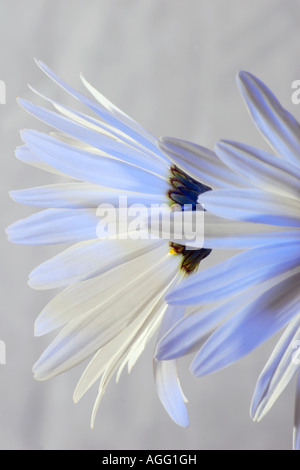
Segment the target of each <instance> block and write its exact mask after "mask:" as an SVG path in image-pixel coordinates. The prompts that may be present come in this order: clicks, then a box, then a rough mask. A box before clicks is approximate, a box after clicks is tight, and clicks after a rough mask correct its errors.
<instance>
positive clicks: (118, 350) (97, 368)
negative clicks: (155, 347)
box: [73, 302, 165, 402]
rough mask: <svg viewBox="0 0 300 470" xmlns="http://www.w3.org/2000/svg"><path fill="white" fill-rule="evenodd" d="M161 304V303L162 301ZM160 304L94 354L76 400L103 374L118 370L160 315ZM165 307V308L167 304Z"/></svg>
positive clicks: (79, 385)
mask: <svg viewBox="0 0 300 470" xmlns="http://www.w3.org/2000/svg"><path fill="white" fill-rule="evenodd" d="M159 305H161V302H160V303H159ZM159 305H158V304H157V305H156V306H155V307H154V310H152V311H151V312H150V313H149V312H148V311H147V310H146V311H144V313H143V314H142V315H140V316H139V317H137V318H136V319H135V320H134V321H133V322H131V323H130V325H128V326H127V327H126V328H125V329H122V330H121V331H120V333H119V334H118V335H117V336H116V337H115V338H114V339H113V340H112V341H110V342H109V343H107V344H106V345H105V346H104V347H103V348H101V349H100V350H99V351H98V352H97V353H96V354H95V355H94V357H93V359H92V360H91V361H90V362H89V364H88V366H87V367H86V369H85V370H84V372H83V374H82V376H81V378H80V380H79V382H78V384H77V387H76V389H75V392H74V396H73V398H74V401H75V402H78V401H79V400H80V399H81V397H82V396H83V395H84V394H85V393H86V392H87V390H88V389H89V388H90V387H91V386H92V385H93V384H94V383H95V382H96V381H97V380H98V379H99V377H101V375H102V374H104V373H105V372H107V371H108V370H110V375H112V374H113V373H114V372H115V371H116V370H117V368H118V367H119V366H120V363H121V361H123V359H124V357H126V353H128V352H130V351H131V349H132V347H133V346H134V344H135V340H136V339H137V338H138V337H139V335H140V334H141V332H143V331H144V329H145V328H146V327H147V325H148V323H149V321H151V317H153V314H157V313H158V315H160V307H159ZM163 308H164V309H165V306H164V307H163ZM155 312H156V313H155ZM154 316H155V315H154Z"/></svg>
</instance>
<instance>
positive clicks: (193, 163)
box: [159, 137, 249, 188]
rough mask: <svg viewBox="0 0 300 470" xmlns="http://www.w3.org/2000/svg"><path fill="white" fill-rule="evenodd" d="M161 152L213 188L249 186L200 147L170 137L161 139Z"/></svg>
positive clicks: (246, 181) (212, 153)
mask: <svg viewBox="0 0 300 470" xmlns="http://www.w3.org/2000/svg"><path fill="white" fill-rule="evenodd" d="M159 146H160V148H161V150H162V151H163V152H164V153H165V154H166V155H168V157H169V158H170V160H171V161H172V162H173V163H175V165H177V166H178V167H180V168H181V169H182V170H183V171H185V172H186V173H188V174H189V175H191V176H192V177H193V178H195V179H196V180H198V181H201V183H205V184H208V185H209V186H212V187H213V188H228V187H235V186H249V184H248V180H247V179H244V178H243V177H241V176H239V175H237V174H235V173H234V172H232V171H231V170H230V169H229V168H227V166H226V165H224V164H223V163H222V160H220V159H219V158H218V157H217V155H216V154H215V153H214V152H212V151H211V150H208V149H206V148H204V147H201V146H200V145H196V144H193V143H192V142H187V141H185V140H180V139H175V138H171V137H161V138H160V140H159Z"/></svg>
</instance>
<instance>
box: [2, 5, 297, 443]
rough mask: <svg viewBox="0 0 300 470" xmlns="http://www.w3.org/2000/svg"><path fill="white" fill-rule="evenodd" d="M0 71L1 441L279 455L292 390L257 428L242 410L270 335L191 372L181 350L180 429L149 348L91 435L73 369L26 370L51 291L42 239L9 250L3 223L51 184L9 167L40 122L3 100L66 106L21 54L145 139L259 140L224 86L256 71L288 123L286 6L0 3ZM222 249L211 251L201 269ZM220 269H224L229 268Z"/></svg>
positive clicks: (37, 346) (105, 404)
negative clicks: (40, 280)
mask: <svg viewBox="0 0 300 470" xmlns="http://www.w3.org/2000/svg"><path fill="white" fill-rule="evenodd" d="M0 11H1V16H0V34H1V68H0V70H1V72H0V79H1V80H4V81H5V83H6V87H7V97H6V104H5V105H4V104H3V105H0V116H1V161H2V167H1V168H2V169H1V173H0V175H1V176H0V178H1V185H0V191H1V194H0V204H1V232H0V237H1V303H2V308H1V323H0V339H1V340H4V341H5V342H6V346H7V364H6V365H0V381H1V387H0V448H1V449H111V450H113V449H289V448H290V447H291V430H292V421H293V399H294V398H293V396H294V393H293V392H294V390H293V386H291V387H289V388H288V390H286V392H285V393H284V394H283V395H282V396H281V398H280V400H279V401H278V403H277V404H276V405H275V406H274V408H273V410H272V411H271V412H270V413H269V415H268V416H267V417H266V418H265V419H264V421H263V422H262V423H259V424H257V423H256V424H254V423H252V422H251V420H250V418H249V406H250V401H251V396H252V392H253V390H254V386H255V382H256V380H257V377H258V375H259V373H260V371H261V369H262V367H263V365H264V363H265V361H266V359H267V357H268V354H269V352H270V351H271V347H272V345H273V344H274V339H272V340H271V341H269V343H267V344H266V345H264V346H263V347H261V348H260V349H259V350H258V351H256V352H255V353H253V354H251V355H250V356H249V357H246V358H245V359H243V360H242V361H240V362H239V363H238V364H236V365H234V366H232V367H230V368H228V369H226V370H224V371H222V372H219V373H217V374H215V375H212V376H209V377H206V378H202V379H195V378H193V377H192V376H191V375H190V373H189V371H188V365H189V362H190V358H187V359H185V360H183V361H182V363H181V366H180V375H181V378H182V385H183V389H184V391H185V394H186V395H187V397H188V399H189V405H188V409H189V415H190V426H189V428H188V429H181V428H179V427H177V426H176V425H175V424H173V422H172V421H171V420H170V419H169V417H168V416H167V414H166V413H165V412H164V410H163V408H162V406H161V404H160V402H159V400H158V398H157V397H156V393H155V388H154V384H153V380H152V363H151V354H152V346H153V345H150V347H148V349H147V351H146V352H145V354H144V355H143V356H142V358H141V359H140V360H139V362H138V364H137V365H136V366H135V368H134V370H133V371H132V372H131V374H130V375H129V376H128V375H127V373H126V372H125V373H123V375H122V377H121V380H120V383H119V384H118V385H115V384H114V383H113V382H112V383H111V384H110V386H109V387H108V389H107V392H106V395H105V396H104V398H103V401H102V404H101V406H100V409H99V413H98V416H97V420H96V426H95V429H94V431H91V430H90V428H89V420H90V413H91V410H92V406H93V401H94V398H95V396H96V392H97V386H96V387H94V388H93V389H92V390H91V391H90V392H89V393H88V394H87V396H86V397H84V398H83V399H82V401H81V402H80V403H79V404H77V405H76V406H75V405H74V404H73V401H72V394H73V390H74V387H75V385H76V383H77V380H78V379H79V376H80V374H81V372H82V370H83V366H78V367H77V368H76V369H74V370H72V371H70V372H68V373H67V374H65V375H62V376H60V377H57V378H55V379H52V380H51V381H50V382H41V383H39V382H36V381H34V379H33V378H32V372H31V368H32V365H33V363H34V362H35V361H36V360H37V358H38V357H39V355H40V354H41V352H42V351H43V349H44V348H45V347H46V345H47V344H49V342H50V337H45V338H34V336H33V324H34V320H35V318H36V317H37V315H38V313H39V312H40V310H41V309H42V307H43V306H44V305H45V303H46V302H47V301H48V300H49V299H50V298H51V297H52V295H53V293H52V292H38V291H33V290H31V289H30V288H29V287H28V286H27V277H28V273H29V272H30V271H31V270H32V269H33V268H34V267H35V266H36V265H37V264H39V263H40V262H42V261H43V260H45V259H47V257H49V256H51V255H53V254H54V253H56V252H58V250H59V248H54V247H30V246H16V245H11V244H9V243H8V242H7V241H6V237H5V234H4V229H5V227H6V226H7V225H9V224H11V223H12V222H14V221H16V220H17V219H19V218H22V217H25V216H26V215H28V214H30V213H31V212H32V210H31V209H30V208H27V207H23V206H21V205H17V204H15V203H13V202H12V201H11V200H10V199H9V197H8V191H9V190H11V189H21V188H25V187H30V186H38V185H41V184H44V183H50V182H54V177H51V176H49V175H44V174H43V173H42V172H41V171H38V170H36V169H33V168H30V167H27V166H26V165H24V164H21V163H19V162H18V161H17V160H16V159H15V157H14V150H15V147H16V146H17V145H20V143H21V141H20V137H19V129H21V128H24V127H25V128H26V127H33V128H37V129H46V127H45V126H43V125H42V124H40V123H39V122H38V121H36V120H34V119H33V118H31V117H30V116H28V115H26V113H25V112H24V111H23V110H22V109H21V108H19V106H18V105H17V104H16V97H17V96H22V97H23V98H27V99H32V100H33V101H35V102H40V100H39V99H38V98H36V97H34V96H33V94H32V92H30V90H29V89H28V88H27V84H28V83H30V84H31V85H33V86H34V87H35V88H38V89H39V90H40V91H41V92H43V93H45V94H49V95H50V96H51V97H53V98H56V99H60V100H63V102H64V103H65V104H68V105H72V106H73V105H74V102H73V101H72V100H71V99H70V98H69V97H68V96H66V95H64V94H63V92H61V91H59V90H57V88H56V87H55V86H54V85H53V84H52V83H50V81H49V79H47V77H45V76H43V74H42V73H41V72H40V71H39V69H38V68H37V66H36V65H35V63H34V60H33V58H34V57H37V58H39V59H41V60H43V61H44V62H45V63H46V64H48V65H49V66H50V67H51V68H52V69H53V70H54V71H55V72H56V73H57V74H59V75H60V76H61V77H62V78H64V79H65V80H66V81H67V82H69V83H70V84H72V85H73V86H75V87H81V84H80V80H79V73H80V72H83V73H84V74H85V76H86V77H87V79H88V80H89V81H90V82H91V83H92V84H93V85H94V86H95V87H96V88H98V89H99V90H100V91H101V92H102V93H103V94H104V95H106V96H107V97H108V98H109V99H110V100H111V101H113V102H114V103H115V104H117V105H118V106H119V107H120V108H121V109H123V110H124V111H125V112H127V113H128V114H129V115H130V116H132V117H133V118H134V119H136V120H137V121H139V122H140V123H141V124H142V125H143V126H144V127H146V128H147V129H148V130H149V131H151V132H152V133H153V134H154V135H156V136H160V135H170V136H176V137H179V138H183V139H187V140H191V141H194V142H197V143H199V144H202V145H204V146H207V147H213V146H214V144H215V143H216V141H217V140H218V139H219V138H225V137H226V138H228V139H235V140H240V141H244V142H245V143H249V144H252V145H257V146H261V147H265V143H264V142H263V140H262V138H261V137H260V136H259V135H258V133H257V131H256V129H255V128H254V126H253V125H252V123H251V121H250V118H249V116H248V115H247V112H246V110H245V107H244V105H243V104H242V101H241V99H240V97H239V93H238V90H237V87H236V84H235V75H236V72H237V71H238V70H239V69H244V70H248V71H249V72H252V73H254V74H256V75H257V76H258V77H259V78H261V79H262V80H263V81H264V82H265V83H267V84H268V85H269V86H270V87H271V89H272V90H273V91H274V92H275V94H277V96H278V97H279V99H280V100H281V102H282V103H283V105H284V106H285V107H287V108H288V109H289V110H290V111H291V112H292V113H293V114H294V115H295V117H296V118H298V119H300V106H299V107H297V106H296V105H293V104H292V102H291V93H292V89H291V83H292V81H293V80H296V79H300V63H299V57H300V53H299V52H300V51H299V49H300V37H299V36H300V34H299V26H300V25H299V18H300V7H299V2H298V1H297V0H295V1H294V0H252V2H251V3H250V2H245V1H244V2H241V0H227V1H226V2H224V1H223V0H188V1H187V2H183V1H182V0H84V1H83V0H28V1H27V2H24V1H22V0H10V1H9V2H8V1H5V0H0ZM224 256H225V254H224V253H220V252H217V253H214V255H213V257H212V258H211V259H210V260H209V261H207V263H208V262H209V263H213V262H216V261H218V260H220V259H222V257H224ZM229 275H230V273H229Z"/></svg>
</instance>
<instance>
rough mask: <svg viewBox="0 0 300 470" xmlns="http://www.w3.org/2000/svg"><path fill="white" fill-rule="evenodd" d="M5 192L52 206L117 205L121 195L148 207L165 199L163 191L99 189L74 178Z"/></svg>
mask: <svg viewBox="0 0 300 470" xmlns="http://www.w3.org/2000/svg"><path fill="white" fill-rule="evenodd" d="M9 194H10V196H11V198H12V199H13V200H14V201H16V202H19V203H21V204H27V205H30V206H35V207H45V208H53V209H54V208H55V209H89V208H90V209H91V208H97V207H98V206H99V205H100V204H112V205H113V206H114V207H119V205H120V201H122V198H123V201H124V202H125V199H124V198H126V203H127V205H128V206H130V205H132V204H144V205H145V206H146V207H149V206H150V205H151V204H154V203H156V204H162V203H165V201H166V196H165V195H160V194H147V193H136V192H132V191H122V192H117V191H111V190H107V189H105V190H103V189H101V187H99V185H96V184H88V183H77V182H76V183H75V182H73V183H61V184H51V185H45V186H40V187H36V188H28V189H19V190H16V191H10V193H9Z"/></svg>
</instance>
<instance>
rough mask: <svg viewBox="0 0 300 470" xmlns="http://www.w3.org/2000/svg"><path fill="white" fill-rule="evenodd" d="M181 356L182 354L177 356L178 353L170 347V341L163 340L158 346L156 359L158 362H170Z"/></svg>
mask: <svg viewBox="0 0 300 470" xmlns="http://www.w3.org/2000/svg"><path fill="white" fill-rule="evenodd" d="M179 356H180V354H177V353H176V351H173V350H172V347H170V345H169V341H168V339H163V340H161V341H160V342H159V343H158V344H157V346H156V350H155V354H154V359H156V360H157V361H169V360H171V359H176V358H177V357H179Z"/></svg>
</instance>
